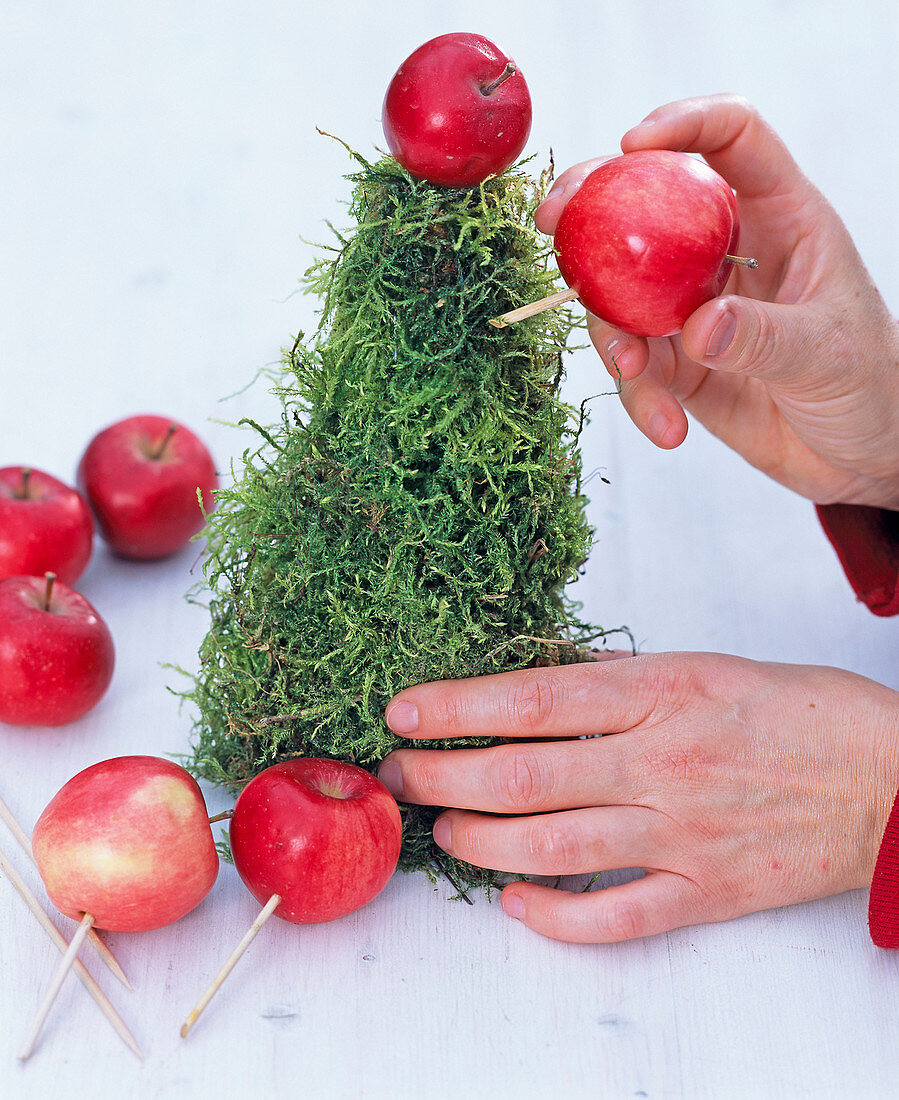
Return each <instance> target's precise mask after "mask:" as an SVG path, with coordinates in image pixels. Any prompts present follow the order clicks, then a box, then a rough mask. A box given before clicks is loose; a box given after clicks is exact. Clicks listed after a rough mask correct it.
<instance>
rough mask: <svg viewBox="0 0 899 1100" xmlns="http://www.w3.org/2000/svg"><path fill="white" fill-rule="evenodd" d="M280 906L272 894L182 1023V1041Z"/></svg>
mask: <svg viewBox="0 0 899 1100" xmlns="http://www.w3.org/2000/svg"><path fill="white" fill-rule="evenodd" d="M280 904H281V895H280V894H272V896H271V897H270V898H269V899H268V901H267V902H266V903H265V907H264V908H263V910H262V912H261V913H260V914H259V916H258V917H257V918H256V919H255V920H254V921H253V923H252V924H251V925H250V929H249V931H248V932H247V934H246V935H245V936H244V938H243V939H242V940H241V941H240V943H239V944H238V945H237V947H235V949H234V951H233V952H232V953H231V955H230V957H229V958H228V961H227V962H226V963H225V965H224V966H223V967H222V969H221V970H220V971H219V972H218V974H217V975H216V976H215V978H214V980H213V981H212V984H211V985H210V986H209V988H208V989H207V990H206V992H205V993H204V994H203V996H202V997H201V998H200V999H199V1001H197V1005H196V1008H194V1010H193V1012H191V1014H190V1015H189V1016H188V1017H187V1019H186V1020H185V1021H184V1024H183V1026H182V1028H181V1038H182V1039H186V1038H187V1035H188V1032H189V1031H190V1029H191V1028H192V1027H193V1026H194V1024H195V1023H196V1022H197V1020H198V1019H199V1018H200V1013H201V1012H202V1011H203V1009H204V1008H205V1007H206V1006H207V1005H208V1004H209V1002H210V1001H211V1000H212V998H213V997H214V996H215V995H216V993H217V992H218V991H219V988H220V987H221V985H222V983H223V982H224V980H225V978H227V977H228V975H229V974H230V973H231V971H232V970H233V969H234V967H235V966H236V965H237V964H238V962H239V961H240V958H241V956H242V955H243V953H244V952H245V951H246V949H247V948H248V947H249V946H250V944H251V943H252V942H253V940H254V939H255V938H256V935H257V933H258V932H259V930H260V928H262V926H263V925H264V924H265V922H266V921H267V920H268V918H269V917H270V916H271V915H272V913H274V911H275V910H276V909H277V907H278V906H279V905H280Z"/></svg>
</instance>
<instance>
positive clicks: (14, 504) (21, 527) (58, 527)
mask: <svg viewBox="0 0 899 1100" xmlns="http://www.w3.org/2000/svg"><path fill="white" fill-rule="evenodd" d="M93 535H94V524H93V521H92V519H91V513H90V509H89V508H88V506H87V501H86V500H85V499H84V497H83V496H82V495H81V494H80V493H79V492H78V491H77V490H76V489H73V488H72V487H71V486H70V485H66V484H65V483H64V482H62V481H59V480H58V479H57V478H55V477H52V476H51V475H50V474H46V473H44V472H43V470H35V469H34V468H31V467H27V466H6V467H4V468H3V469H0V577H15V576H34V577H42V576H43V575H44V574H45V573H47V572H51V573H55V574H56V576H57V577H59V579H60V580H61V581H62V582H63V583H64V584H74V583H75V581H76V580H77V579H78V578H79V577H80V576H81V574H82V573H83V572H84V569H85V566H86V565H87V563H88V561H89V560H90V556H91V546H92V543H93Z"/></svg>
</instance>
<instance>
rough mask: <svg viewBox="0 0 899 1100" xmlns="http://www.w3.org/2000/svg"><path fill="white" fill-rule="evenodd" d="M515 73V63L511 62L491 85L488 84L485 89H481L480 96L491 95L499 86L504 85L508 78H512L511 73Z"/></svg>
mask: <svg viewBox="0 0 899 1100" xmlns="http://www.w3.org/2000/svg"><path fill="white" fill-rule="evenodd" d="M516 71H517V70H516V68H515V63H514V62H513V61H510V62H509V63H508V65H506V67H505V68H504V69H503V71H502V72H501V73H500V74H499V76H498V77H497V78H496V80H494V81H493V83H492V84H488V85H487V86H486V87H482V88H481V95H484V96H487V95H493V93H494V92H495V91H496V89H497V88H498V87H499V86H500V84H505V82H506V81H507V80H508V79H509V77H510V76H512V75H513V73H515V72H516Z"/></svg>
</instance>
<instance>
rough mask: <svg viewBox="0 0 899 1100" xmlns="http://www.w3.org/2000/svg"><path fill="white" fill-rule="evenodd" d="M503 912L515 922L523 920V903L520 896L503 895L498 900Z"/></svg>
mask: <svg viewBox="0 0 899 1100" xmlns="http://www.w3.org/2000/svg"><path fill="white" fill-rule="evenodd" d="M500 901H501V902H502V906H503V909H504V911H505V912H506V913H507V914H508V915H509V916H510V917H514V918H515V919H516V920H524V902H523V901H522V900H521V894H503V896H502V897H501V898H500Z"/></svg>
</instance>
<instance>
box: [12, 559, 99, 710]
mask: <svg viewBox="0 0 899 1100" xmlns="http://www.w3.org/2000/svg"><path fill="white" fill-rule="evenodd" d="M114 664H115V651H114V647H113V642H112V635H111V634H110V633H109V628H108V627H107V625H106V623H105V622H104V621H103V619H102V618H101V617H100V615H99V614H98V613H97V611H96V610H95V609H94V608H93V607H92V606H91V604H90V603H88V601H87V600H86V599H85V598H84V597H83V596H82V595H80V594H79V593H78V592H75V591H74V590H73V589H71V588H69V587H68V586H67V585H65V584H62V583H61V582H60V581H56V580H55V578H54V577H53V574H48V575H47V577H46V578H44V577H6V578H5V579H3V580H0V722H7V723H9V724H10V725H13V726H61V725H64V724H65V723H67V722H74V721H75V720H76V719H77V718H81V717H82V716H83V715H85V714H87V712H88V711H89V710H91V709H92V708H93V707H94V706H96V704H97V703H98V702H99V701H100V699H101V698H102V697H103V695H104V693H105V692H106V689H107V688H108V687H109V682H110V680H111V679H112V670H113V666H114Z"/></svg>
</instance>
